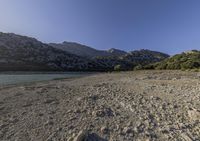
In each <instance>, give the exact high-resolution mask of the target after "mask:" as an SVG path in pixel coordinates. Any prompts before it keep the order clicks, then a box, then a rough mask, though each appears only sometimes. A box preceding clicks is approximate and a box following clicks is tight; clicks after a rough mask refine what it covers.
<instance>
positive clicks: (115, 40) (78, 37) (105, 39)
mask: <svg viewBox="0 0 200 141" xmlns="http://www.w3.org/2000/svg"><path fill="white" fill-rule="evenodd" d="M0 31H2V32H14V33H17V34H22V35H27V36H32V37H35V38H37V39H39V40H41V41H43V42H46V43H49V42H63V41H73V42H79V43H82V44H86V45H89V46H92V47H94V48H97V49H108V48H118V49H123V50H126V51H130V50H135V49H142V48H144V49H151V50H157V51H162V52H166V53H169V54H175V53H180V52H182V51H185V50H191V49H200V1H199V0H0Z"/></svg>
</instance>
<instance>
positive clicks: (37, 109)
mask: <svg viewBox="0 0 200 141" xmlns="http://www.w3.org/2000/svg"><path fill="white" fill-rule="evenodd" d="M198 75H199V74H198V73H194V72H180V71H138V72H122V73H106V74H98V75H92V76H88V77H84V78H76V79H73V80H55V81H49V82H40V83H36V84H29V85H20V86H10V87H2V88H1V89H0V140H1V141H8V140H9V141H10V140H11V141H14V140H16V141H59V140H61V141H82V140H88V141H96V140H97V141H98V140H100V141H106V140H109V141H129V140H133V141H135V140H136V141H151V140H152V141H153V140H156V141H157V140H158V141H167V140H172V141H175V140H177V141H199V140H200V77H199V76H198Z"/></svg>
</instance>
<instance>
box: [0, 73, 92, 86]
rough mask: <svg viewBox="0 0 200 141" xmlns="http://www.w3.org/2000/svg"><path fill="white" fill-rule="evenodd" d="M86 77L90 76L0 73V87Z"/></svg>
mask: <svg viewBox="0 0 200 141" xmlns="http://www.w3.org/2000/svg"><path fill="white" fill-rule="evenodd" d="M87 75H91V73H77V72H67V73H58V72H48V73H43V72H37V73H34V72H4V73H0V85H8V84H19V83H29V82H38V81H46V80H54V79H61V78H75V77H81V76H87Z"/></svg>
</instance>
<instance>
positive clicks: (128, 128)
mask: <svg viewBox="0 0 200 141" xmlns="http://www.w3.org/2000/svg"><path fill="white" fill-rule="evenodd" d="M131 131H132V130H131V128H130V127H124V129H123V132H124V133H126V134H128V133H131Z"/></svg>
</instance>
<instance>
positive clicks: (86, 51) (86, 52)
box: [49, 42, 126, 58]
mask: <svg viewBox="0 0 200 141" xmlns="http://www.w3.org/2000/svg"><path fill="white" fill-rule="evenodd" d="M49 45H50V46H53V47H55V48H58V49H61V50H64V51H67V52H69V53H71V54H75V55H78V56H82V57H87V58H94V57H97V56H98V57H99V56H100V57H105V56H107V57H108V56H120V55H125V54H126V52H125V51H122V50H118V49H114V48H111V49H109V50H97V49H94V48H91V47H89V46H85V45H81V44H78V43H73V42H63V43H61V44H56V43H50V44H49Z"/></svg>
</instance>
